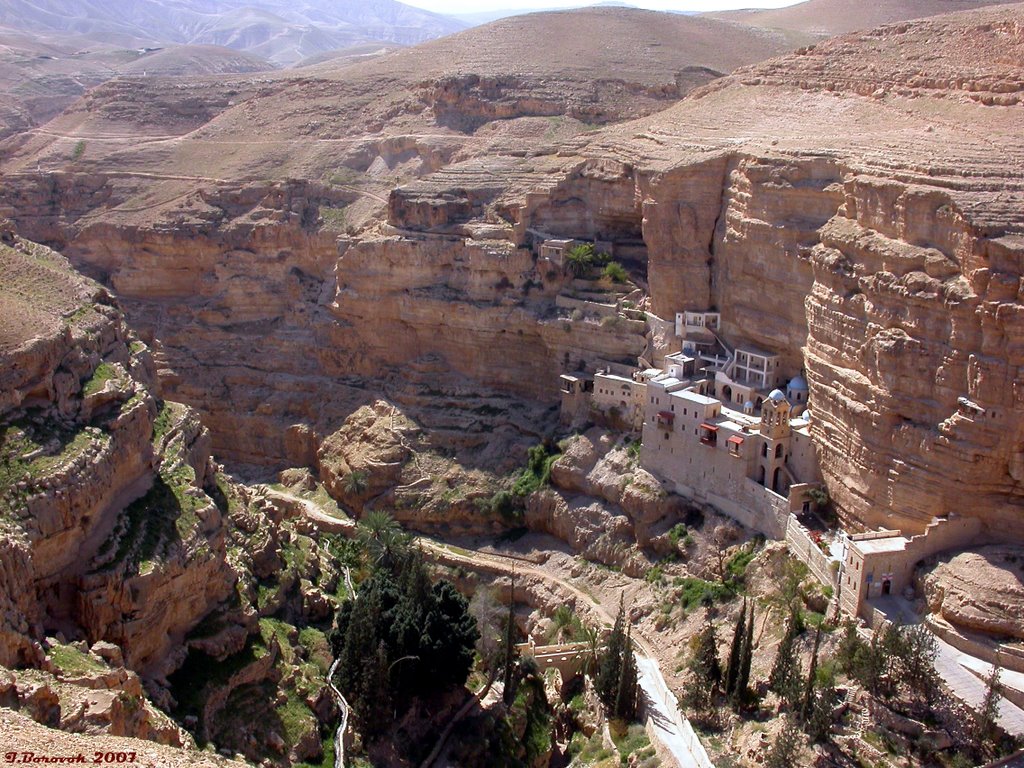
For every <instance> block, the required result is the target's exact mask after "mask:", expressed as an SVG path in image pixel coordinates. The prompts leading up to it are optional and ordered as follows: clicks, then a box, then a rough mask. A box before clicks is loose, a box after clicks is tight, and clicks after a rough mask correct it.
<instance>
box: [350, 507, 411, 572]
mask: <svg viewBox="0 0 1024 768" xmlns="http://www.w3.org/2000/svg"><path fill="white" fill-rule="evenodd" d="M357 539H358V541H359V543H360V544H361V545H362V546H363V548H364V549H365V550H366V552H367V554H368V555H369V558H370V562H371V563H373V564H374V565H385V566H390V565H391V564H392V563H394V562H395V560H396V559H397V557H398V556H399V555H400V554H401V553H403V552H405V551H406V550H407V549H408V548H409V537H408V536H407V535H406V534H405V532H404V531H403V530H402V526H400V525H399V524H398V523H397V522H396V521H395V519H394V518H393V517H391V515H389V514H388V513H387V512H384V511H383V510H379V509H372V510H370V511H369V512H367V513H366V514H365V515H364V516H363V519H362V520H360V521H359V530H358V533H357Z"/></svg>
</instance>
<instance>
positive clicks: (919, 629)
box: [898, 624, 939, 703]
mask: <svg viewBox="0 0 1024 768" xmlns="http://www.w3.org/2000/svg"><path fill="white" fill-rule="evenodd" d="M899 652H900V653H899V657H898V661H899V667H900V671H901V672H902V675H901V677H902V679H903V682H905V683H906V684H907V687H908V688H910V690H911V691H913V692H914V693H915V694H917V695H918V696H920V697H921V698H923V699H924V700H925V701H926V702H928V703H931V702H932V700H933V699H934V697H935V693H936V691H937V690H938V685H937V675H936V672H935V658H936V657H937V656H938V654H939V646H938V643H937V642H936V641H935V635H933V634H932V633H931V631H930V630H929V629H928V628H927V627H926V626H925V625H924V624H915V625H913V626H910V627H903V628H902V630H901V631H900V646H899Z"/></svg>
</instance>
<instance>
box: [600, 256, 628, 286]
mask: <svg viewBox="0 0 1024 768" xmlns="http://www.w3.org/2000/svg"><path fill="white" fill-rule="evenodd" d="M601 275H602V276H603V277H605V278H607V279H608V280H611V281H612V282H613V283H624V282H626V281H627V280H628V279H629V273H628V272H626V268H625V267H623V266H622V265H621V264H619V262H617V261H613V262H610V263H609V264H607V265H605V268H604V271H603V272H602V273H601Z"/></svg>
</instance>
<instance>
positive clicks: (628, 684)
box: [615, 629, 637, 721]
mask: <svg viewBox="0 0 1024 768" xmlns="http://www.w3.org/2000/svg"><path fill="white" fill-rule="evenodd" d="M622 650H623V653H622V660H621V663H620V666H619V684H618V690H617V692H616V696H615V716H616V717H618V718H620V719H622V720H627V721H631V720H632V719H633V718H634V716H635V715H636V698H637V696H636V683H637V671H636V659H635V658H634V657H633V637H632V633H631V632H630V630H628V629H627V630H626V643H625V645H624V646H623V649H622Z"/></svg>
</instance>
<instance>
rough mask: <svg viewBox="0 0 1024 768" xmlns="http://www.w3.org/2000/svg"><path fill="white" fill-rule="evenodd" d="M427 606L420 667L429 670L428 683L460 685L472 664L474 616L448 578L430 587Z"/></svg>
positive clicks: (420, 647)
mask: <svg viewBox="0 0 1024 768" xmlns="http://www.w3.org/2000/svg"><path fill="white" fill-rule="evenodd" d="M428 606H429V608H428V610H427V611H426V614H425V615H424V617H423V624H422V628H421V630H420V640H419V648H418V656H419V661H420V664H419V669H421V670H424V671H427V672H428V675H427V678H428V681H429V682H428V685H429V686H437V687H441V688H447V687H456V686H460V685H463V684H464V683H465V682H466V678H468V677H469V671H470V670H471V669H472V668H473V651H474V648H475V647H476V641H477V639H479V637H480V633H479V632H478V631H477V628H476V620H475V619H474V618H473V617H472V616H471V615H470V613H469V606H468V604H467V602H466V598H465V597H463V596H462V595H461V594H459V591H458V590H457V589H455V586H454V585H453V584H452V583H451V582H450V581H439V582H438V583H437V584H434V586H433V587H431V589H430V600H429V602H428Z"/></svg>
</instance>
